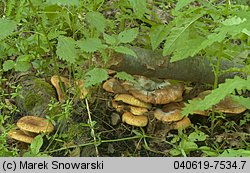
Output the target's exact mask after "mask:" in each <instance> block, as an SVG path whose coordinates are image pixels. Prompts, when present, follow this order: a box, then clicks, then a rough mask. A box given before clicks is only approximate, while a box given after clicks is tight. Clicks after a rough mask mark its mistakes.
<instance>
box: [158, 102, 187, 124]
mask: <svg viewBox="0 0 250 173" xmlns="http://www.w3.org/2000/svg"><path fill="white" fill-rule="evenodd" d="M182 107H183V104H182V103H169V104H167V105H164V107H163V108H162V109H156V110H155V111H154V117H155V118H156V119H157V120H160V121H163V122H174V121H179V120H181V119H182V118H183V117H182V115H181V108H182Z"/></svg>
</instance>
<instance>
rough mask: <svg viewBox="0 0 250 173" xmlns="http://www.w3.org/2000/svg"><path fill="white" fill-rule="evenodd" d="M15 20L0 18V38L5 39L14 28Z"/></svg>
mask: <svg viewBox="0 0 250 173" xmlns="http://www.w3.org/2000/svg"><path fill="white" fill-rule="evenodd" d="M16 26H17V24H16V22H15V21H13V20H8V19H2V18H1V19H0V40H3V39H5V38H6V37H8V36H9V35H11V34H12V33H13V31H14V30H15V29H16Z"/></svg>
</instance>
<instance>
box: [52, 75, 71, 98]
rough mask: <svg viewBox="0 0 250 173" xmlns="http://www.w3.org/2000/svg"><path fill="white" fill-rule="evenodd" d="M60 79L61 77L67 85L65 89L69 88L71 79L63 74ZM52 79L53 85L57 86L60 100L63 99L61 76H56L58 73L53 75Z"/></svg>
mask: <svg viewBox="0 0 250 173" xmlns="http://www.w3.org/2000/svg"><path fill="white" fill-rule="evenodd" d="M60 79H61V81H62V83H63V84H64V85H65V87H66V88H65V89H67V88H68V87H69V85H70V82H69V80H68V79H67V78H65V77H62V76H60ZM50 81H51V83H52V85H53V86H54V87H55V88H56V92H57V95H58V100H59V101H63V100H64V95H63V92H62V89H61V87H60V82H59V76H56V75H55V76H52V77H51V79H50Z"/></svg>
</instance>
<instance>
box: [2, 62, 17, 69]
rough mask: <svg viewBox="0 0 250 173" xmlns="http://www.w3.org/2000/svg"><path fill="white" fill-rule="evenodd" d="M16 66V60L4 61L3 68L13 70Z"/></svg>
mask: <svg viewBox="0 0 250 173" xmlns="http://www.w3.org/2000/svg"><path fill="white" fill-rule="evenodd" d="M14 66H15V62H14V61H12V60H7V61H4V63H3V70H4V71H8V70H11V69H12V68H13V67H14Z"/></svg>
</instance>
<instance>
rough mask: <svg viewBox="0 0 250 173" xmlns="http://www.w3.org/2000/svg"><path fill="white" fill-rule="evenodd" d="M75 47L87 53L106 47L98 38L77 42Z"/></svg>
mask: <svg viewBox="0 0 250 173" xmlns="http://www.w3.org/2000/svg"><path fill="white" fill-rule="evenodd" d="M77 46H79V47H80V49H81V50H82V51H84V52H88V53H93V52H95V51H98V50H101V49H103V48H105V47H106V46H105V45H104V44H102V42H101V40H100V39H99V38H87V39H86V40H80V41H77Z"/></svg>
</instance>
